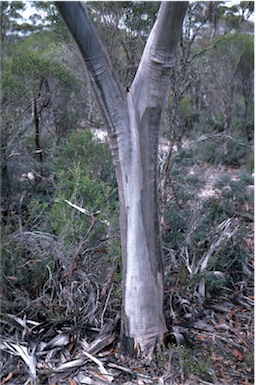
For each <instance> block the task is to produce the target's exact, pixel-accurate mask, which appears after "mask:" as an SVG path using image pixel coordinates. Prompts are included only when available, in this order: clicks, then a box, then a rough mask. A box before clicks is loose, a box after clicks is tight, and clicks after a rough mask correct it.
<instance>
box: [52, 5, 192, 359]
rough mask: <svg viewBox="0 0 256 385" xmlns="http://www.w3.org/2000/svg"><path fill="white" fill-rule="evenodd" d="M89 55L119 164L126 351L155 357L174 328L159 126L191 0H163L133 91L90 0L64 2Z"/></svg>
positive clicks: (65, 16) (81, 46) (86, 59)
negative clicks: (169, 320) (167, 314)
mask: <svg viewBox="0 0 256 385" xmlns="http://www.w3.org/2000/svg"><path fill="white" fill-rule="evenodd" d="M55 4H56V6H57V8H58V10H59V12H60V13H61V15H62V17H63V19H64V21H65V23H66V24H67V26H68V28H69V30H70V32H71V34H72V36H73V37H74V39H75V41H76V43H77V45H78V47H79V50H80V52H81V54H82V57H83V60H84V63H85V65H86V67H87V70H88V72H89V74H90V79H91V83H92V88H93V90H94V92H95V95H96V98H97V100H98V102H99V106H100V108H101V111H102V116H103V118H104V120H105V123H106V128H107V130H108V134H109V138H110V145H111V151H112V155H113V159H114V164H115V168H116V175H117V182H118V190H119V201H120V228H121V242H122V266H123V304H122V332H121V345H122V350H123V352H124V353H125V354H126V353H135V354H137V355H138V354H141V355H142V356H148V357H149V356H150V355H151V353H152V351H153V350H154V349H155V347H156V346H157V345H158V344H159V343H161V341H162V338H163V335H164V333H165V331H166V325H165V318H164V313H163V295H164V283H163V272H164V268H163V258H162V244H161V232H160V225H159V213H158V207H159V205H158V194H157V190H158V189H157V151H158V137H159V128H160V121H161V115H162V111H163V108H164V106H165V100H166V95H167V91H168V88H169V84H170V78H171V69H172V66H173V64H174V58H175V51H176V46H177V43H178V41H179V37H180V32H181V28H182V23H183V19H184V15H185V12H186V8H187V2H163V3H162V4H161V6H160V11H159V15H158V18H157V20H156V22H155V24H154V27H153V29H152V31H151V34H150V36H149V38H148V41H147V44H146V46H145V49H144V52H143V55H142V58H141V62H140V65H139V68H138V71H137V74H136V76H135V79H134V81H133V83H132V85H131V87H130V89H129V91H127V89H126V87H124V86H123V85H122V84H121V83H120V82H119V80H118V79H117V77H116V74H115V72H114V71H113V68H112V66H111V64H110V61H109V59H108V56H107V54H106V52H105V49H104V47H103V45H102V43H101V41H100V39H99V37H98V35H97V33H96V32H95V29H94V27H93V25H92V23H91V21H90V20H89V17H88V13H87V10H86V7H85V4H84V3H83V2H56V3H55Z"/></svg>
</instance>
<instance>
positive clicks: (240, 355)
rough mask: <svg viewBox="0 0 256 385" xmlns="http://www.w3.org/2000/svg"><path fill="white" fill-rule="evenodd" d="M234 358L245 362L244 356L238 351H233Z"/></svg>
mask: <svg viewBox="0 0 256 385" xmlns="http://www.w3.org/2000/svg"><path fill="white" fill-rule="evenodd" d="M232 354H233V356H234V357H235V358H236V359H237V360H238V361H243V360H244V355H243V353H242V352H241V351H239V350H238V349H233V351H232Z"/></svg>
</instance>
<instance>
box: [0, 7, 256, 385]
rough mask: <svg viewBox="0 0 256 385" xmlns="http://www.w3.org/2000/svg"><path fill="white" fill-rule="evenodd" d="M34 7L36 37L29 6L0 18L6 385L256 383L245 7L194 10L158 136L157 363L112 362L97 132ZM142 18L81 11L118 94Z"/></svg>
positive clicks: (110, 220) (114, 274)
mask: <svg viewBox="0 0 256 385" xmlns="http://www.w3.org/2000/svg"><path fill="white" fill-rule="evenodd" d="M32 3H35V4H34V6H35V7H36V8H35V9H34V15H33V17H32V18H31V21H30V22H29V23H26V22H25V20H23V21H24V23H21V20H22V17H23V15H24V13H23V11H24V10H25V7H26V2H2V4H1V19H2V20H3V22H2V26H1V28H2V77H1V89H2V94H1V103H2V105H1V260H0V263H1V289H0V290H1V321H0V323H1V342H0V348H1V358H2V359H1V364H0V368H1V380H0V383H1V384H4V383H6V384H21V383H26V384H34V385H36V384H37V385H39V384H56V385H57V384H69V385H70V384H71V385H75V384H106V383H110V384H114V385H115V384H120V383H121V384H127V385H128V384H129V385H132V384H168V385H169V384H170V385H171V384H173V385H174V384H186V385H189V384H214V385H215V384H216V385H217V384H237V385H240V384H244V385H249V384H253V379H254V375H253V374H254V372H253V363H254V357H253V343H254V336H253V330H254V313H253V303H254V297H253V296H254V288H253V285H254V281H253V279H254V271H253V269H254V264H253V263H254V262H253V255H254V252H253V251H254V243H253V242H254V239H253V234H254V222H253V221H254V214H253V208H254V174H253V173H254V168H253V167H254V157H253V150H254V148H253V147H254V141H253V140H254V138H253V126H254V112H253V71H254V65H253V23H252V21H251V18H250V16H251V15H252V14H253V4H252V2H241V3H238V4H236V5H233V6H232V7H231V8H229V7H228V4H226V3H225V2H216V3H215V2H209V3H206V2H197V3H191V4H189V6H188V10H187V14H186V18H185V21H184V26H183V30H182V38H181V42H180V43H179V47H178V51H177V57H176V62H175V67H174V69H173V73H172V82H171V85H170V91H169V94H168V101H167V106H166V108H165V112H164V116H163V119H162V123H161V132H160V138H159V151H158V181H159V184H158V190H159V213H160V224H161V232H162V249H163V256H164V314H165V319H166V325H167V331H166V333H165V335H164V340H163V341H161V344H159V349H158V350H156V351H155V352H154V354H153V357H152V360H151V362H150V363H149V362H148V361H146V360H138V359H136V358H134V357H127V356H123V355H122V352H121V350H120V337H119V336H120V329H121V316H122V312H121V310H122V309H121V308H122V279H123V278H122V245H121V237H120V224H119V214H120V213H119V211H120V209H119V199H118V186H117V181H116V175H115V169H114V165H113V161H112V155H111V150H110V146H109V139H108V137H107V134H106V129H105V125H104V122H103V121H102V118H101V115H100V112H99V109H98V105H97V101H96V100H95V97H94V95H93V94H92V92H91V89H90V85H89V80H88V79H87V77H86V76H87V75H86V74H85V70H84V67H83V66H82V65H81V60H80V57H79V55H78V53H77V50H76V49H75V48H74V45H73V43H72V39H71V37H70V35H69V34H68V32H67V30H66V29H65V26H64V23H63V22H62V20H61V18H60V16H59V14H58V13H57V11H56V9H55V7H54V5H53V4H52V3H51V2H46V3H44V2H32ZM150 4H151V2H135V3H132V2H97V3H94V2H88V5H87V7H88V12H89V14H90V17H91V19H92V20H93V23H94V25H95V28H96V30H97V32H98V34H99V36H101V38H102V41H103V42H104V44H105V46H106V47H107V49H108V50H109V54H110V57H111V60H112V62H113V66H114V68H115V70H116V71H117V73H118V75H119V77H120V79H121V80H122V82H123V83H124V85H125V86H126V85H127V86H129V84H130V83H131V82H132V80H133V78H134V75H135V73H136V70H137V67H138V64H139V60H140V57H141V53H142V51H143V47H144V45H145V42H146V40H147V37H148V34H149V32H150V30H151V28H152V26H153V24H154V21H155V18H156V14H157V12H158V9H159V4H157V3H154V2H153V3H152V6H151V5H150ZM41 14H42V15H43V18H42V19H41V22H39V21H40V15H41ZM36 20H38V21H37V22H36ZM44 20H47V23H44ZM120 20H121V21H122V22H120ZM124 26H125V28H124ZM85 79H87V80H85Z"/></svg>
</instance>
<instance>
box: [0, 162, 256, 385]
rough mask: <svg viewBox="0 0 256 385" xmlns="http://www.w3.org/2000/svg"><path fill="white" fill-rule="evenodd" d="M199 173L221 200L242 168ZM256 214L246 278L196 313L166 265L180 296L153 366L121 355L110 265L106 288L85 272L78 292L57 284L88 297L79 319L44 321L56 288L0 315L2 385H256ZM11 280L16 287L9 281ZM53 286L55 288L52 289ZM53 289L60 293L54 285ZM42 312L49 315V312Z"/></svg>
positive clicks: (78, 274) (206, 189)
mask: <svg viewBox="0 0 256 385" xmlns="http://www.w3.org/2000/svg"><path fill="white" fill-rule="evenodd" d="M199 167H200V170H201V173H202V176H203V177H204V179H205V184H204V186H203V187H202V188H201V190H200V192H199V195H200V196H201V197H202V199H203V198H204V197H208V196H212V195H216V194H217V195H218V194H219V191H218V189H216V188H214V182H215V181H216V179H218V177H219V176H220V174H227V175H228V176H229V177H230V178H231V179H233V180H236V178H237V172H238V169H235V168H229V167H224V166H223V167H214V166H209V165H208V164H200V165H199ZM190 172H191V175H193V173H197V172H198V166H194V167H191V169H190ZM252 209H253V208H252V207H249V206H248V207H245V208H244V213H243V215H242V217H241V218H240V220H245V221H247V222H248V224H247V228H248V231H247V234H246V238H245V239H244V240H243V241H244V245H245V246H244V247H245V249H246V250H245V252H246V254H247V256H248V258H247V260H246V264H245V265H244V266H243V267H242V269H243V273H244V276H245V277H247V279H243V280H241V281H238V282H236V283H235V284H234V285H233V286H232V287H230V288H228V287H227V288H226V290H225V291H223V292H222V293H221V294H218V295H216V296H212V297H210V298H206V299H205V301H204V302H203V303H201V304H200V307H199V308H197V304H195V303H193V301H192V300H191V301H190V299H191V293H186V296H182V295H184V292H185V291H184V288H183V287H182V283H181V280H180V278H179V275H178V274H177V271H175V270H173V271H172V268H171V267H170V266H169V269H168V277H171V282H172V287H173V288H175V291H176V293H178V295H177V298H176V304H175V303H174V304H173V306H176V308H175V313H176V315H177V316H176V318H175V317H174V318H172V319H171V314H170V302H171V300H170V298H171V296H172V293H173V292H172V290H173V289H172V288H171V289H170V286H167V287H166V290H165V304H168V305H167V306H166V309H165V311H166V314H167V322H168V329H169V331H168V335H167V336H166V339H165V346H163V348H162V350H161V351H159V352H157V353H156V354H155V355H154V358H153V360H152V361H151V362H150V364H148V363H146V362H144V361H143V360H141V359H136V360H135V359H124V358H123V357H121V355H120V349H119V333H120V308H121V296H120V290H119V291H118V286H119V285H120V283H117V282H116V280H115V276H116V271H115V268H113V266H110V267H109V269H108V274H107V275H106V276H105V279H104V282H101V283H99V282H96V281H95V278H94V276H93V275H85V273H84V272H83V269H82V266H76V267H75V269H74V270H73V271H72V274H73V276H72V281H73V282H72V283H71V284H70V285H71V286H72V285H76V286H75V287H73V288H72V287H71V286H70V288H69V289H66V288H65V282H64V281H63V282H59V283H58V284H59V287H60V288H62V291H63V290H64V291H65V290H67V292H66V293H67V295H68V293H69V291H68V290H71V291H70V292H72V293H73V291H76V297H77V298H76V299H77V300H78V302H77V303H79V301H80V299H79V296H84V295H86V298H87V299H88V301H87V304H85V306H84V307H83V309H82V310H81V311H80V310H79V309H78V310H77V313H76V315H75V316H72V315H65V314H64V315H63V317H60V315H59V312H58V311H57V310H58V309H57V307H58V306H59V304H57V302H56V316H54V317H52V319H50V318H48V319H46V317H41V316H39V315H40V314H41V313H42V308H44V309H47V306H48V307H51V309H53V301H55V299H53V289H52V291H51V290H48V289H49V288H48V289H47V290H46V289H44V290H43V291H42V293H41V296H39V297H36V298H34V299H33V300H30V299H28V300H27V307H26V308H25V309H23V311H20V310H19V312H17V313H15V311H13V312H12V314H10V313H8V314H7V313H5V314H1V321H0V325H1V334H2V339H1V341H0V348H1V350H2V354H1V364H0V369H1V373H2V375H1V380H0V385H4V384H7V385H21V384H24V385H25V384H26V385H40V384H42V385H43V384H45V385H58V384H65V385H80V384H89V385H90V384H91V385H96V384H97V385H101V384H112V385H117V384H123V385H143V384H145V385H146V384H153V385H203V384H206V385H222V384H223V385H224V384H225V385H228V384H231V385H252V384H254V282H253V278H254V275H253V269H254V261H253V219H252V214H251V210H252ZM103 257H104V255H102V258H103ZM101 265H102V260H101ZM104 269H105V270H106V267H104ZM67 276H68V274H67V275H66V279H67V278H68V277H67ZM9 278H10V281H11V280H12V277H9ZM51 285H53V286H54V285H56V283H54V282H51ZM15 290H20V293H19V295H20V296H22V291H21V289H20V288H16V289H15ZM54 290H57V289H56V287H55V286H54ZM72 290H73V291H72ZM63 298H64V297H63ZM95 298H96V300H95ZM68 301H69V298H68V297H67V302H68ZM174 302H175V301H174ZM81 303H83V301H82V300H81ZM87 305H88V306H87ZM44 312H45V313H44V314H47V312H46V310H44ZM88 312H90V316H89V315H88ZM186 315H189V317H187V318H186ZM84 320H86V322H84ZM95 325H97V326H95Z"/></svg>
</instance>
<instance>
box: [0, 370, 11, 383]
mask: <svg viewBox="0 0 256 385" xmlns="http://www.w3.org/2000/svg"><path fill="white" fill-rule="evenodd" d="M12 375H13V373H12V372H10V373H9V374H8V375H7V376H6V377H5V378H4V379H3V381H1V382H0V385H3V384H5V383H6V382H7V381H9V380H10V378H12Z"/></svg>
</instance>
